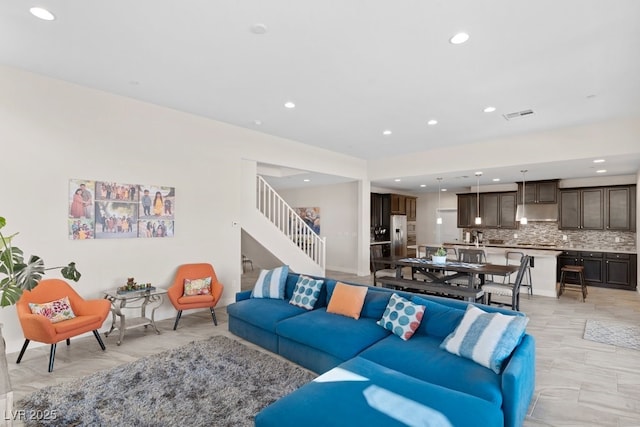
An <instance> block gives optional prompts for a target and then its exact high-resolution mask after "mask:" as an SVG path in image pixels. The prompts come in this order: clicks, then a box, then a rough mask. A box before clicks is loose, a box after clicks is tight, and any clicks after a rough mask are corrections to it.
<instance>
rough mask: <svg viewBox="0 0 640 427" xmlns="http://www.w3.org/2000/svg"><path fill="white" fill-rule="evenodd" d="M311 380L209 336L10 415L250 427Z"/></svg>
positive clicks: (38, 395)
mask: <svg viewBox="0 0 640 427" xmlns="http://www.w3.org/2000/svg"><path fill="white" fill-rule="evenodd" d="M315 377H316V375H314V374H312V373H310V372H309V371H307V370H305V369H303V368H301V367H298V366H297V365H294V364H293V363H290V362H287V361H284V360H281V359H278V358H277V357H275V356H272V355H270V354H266V353H264V352H260V351H258V350H255V349H251V348H249V347H247V346H245V345H243V344H241V343H239V342H237V341H234V340H232V339H230V338H227V337H223V336H216V337H213V338H211V339H208V340H204V341H197V342H192V343H189V344H187V345H186V346H183V347H180V348H177V349H174V350H168V351H165V352H162V353H159V354H155V355H152V356H147V357H145V358H142V359H139V360H137V361H135V362H131V363H128V364H125V365H121V366H118V367H116V368H113V369H110V370H106V371H101V372H97V373H95V374H92V375H89V376H86V377H84V378H79V379H76V380H73V381H71V382H68V383H64V384H61V385H56V386H49V387H45V388H43V389H41V390H39V391H37V392H34V393H32V394H31V395H29V396H27V397H26V398H24V399H22V400H20V401H19V402H17V403H16V404H15V409H26V410H28V411H43V412H40V413H49V414H51V413H53V412H51V411H52V410H55V414H56V419H55V420H50V421H47V422H39V423H31V424H30V423H26V425H60V426H116V425H117V426H178V425H189V426H252V425H253V418H254V416H255V414H257V413H258V412H259V411H260V410H261V409H262V408H264V407H266V406H268V405H269V404H270V403H272V402H274V401H275V400H277V399H278V398H280V397H282V396H284V395H286V394H288V393H290V392H292V391H294V390H296V389H297V388H299V387H300V386H302V385H303V384H305V383H307V382H309V381H311V380H312V379H313V378H315ZM46 411H48V412H46ZM27 413H38V412H27Z"/></svg>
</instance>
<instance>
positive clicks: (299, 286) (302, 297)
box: [289, 274, 324, 310]
mask: <svg viewBox="0 0 640 427" xmlns="http://www.w3.org/2000/svg"><path fill="white" fill-rule="evenodd" d="M323 283H324V280H318V279H312V278H311V277H308V276H304V275H302V274H301V275H300V276H299V277H298V282H297V283H296V287H295V289H294V290H293V294H292V295H291V299H290V300H289V304H292V305H295V306H298V307H301V308H304V309H306V310H313V307H314V306H315V304H316V301H318V298H319V297H320V291H321V290H322V284H323Z"/></svg>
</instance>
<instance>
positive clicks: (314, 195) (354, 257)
mask: <svg viewBox="0 0 640 427" xmlns="http://www.w3.org/2000/svg"><path fill="white" fill-rule="evenodd" d="M278 193H279V194H280V195H281V196H282V198H283V199H284V200H286V202H287V203H288V204H289V206H291V207H293V208H300V207H319V208H320V235H321V236H322V237H324V238H326V240H327V270H336V271H342V272H346V273H351V274H357V273H358V271H357V268H356V267H357V264H358V223H359V219H360V216H359V214H358V211H357V205H354V204H353V202H354V201H355V200H358V183H357V182H349V183H344V184H335V185H327V186H321V187H309V188H305V189H296V190H281V191H279V192H278Z"/></svg>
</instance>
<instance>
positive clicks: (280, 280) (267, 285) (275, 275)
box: [251, 265, 289, 299]
mask: <svg viewBox="0 0 640 427" xmlns="http://www.w3.org/2000/svg"><path fill="white" fill-rule="evenodd" d="M288 274H289V266H288V265H283V266H282V267H278V268H274V269H273V270H261V271H260V275H259V276H258V280H257V281H256V284H255V285H254V287H253V291H252V292H251V298H276V299H284V286H285V283H286V281H287V275H288Z"/></svg>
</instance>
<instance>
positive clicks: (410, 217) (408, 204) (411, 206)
mask: <svg viewBox="0 0 640 427" xmlns="http://www.w3.org/2000/svg"><path fill="white" fill-rule="evenodd" d="M404 200H405V212H406V213H407V221H415V220H416V218H417V215H416V210H417V202H418V198H417V197H411V196H405V198H404Z"/></svg>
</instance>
